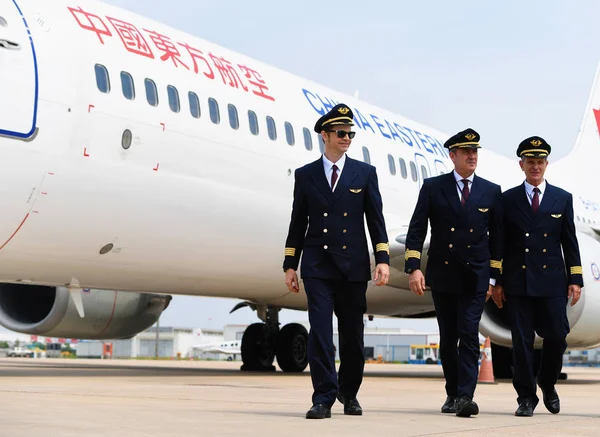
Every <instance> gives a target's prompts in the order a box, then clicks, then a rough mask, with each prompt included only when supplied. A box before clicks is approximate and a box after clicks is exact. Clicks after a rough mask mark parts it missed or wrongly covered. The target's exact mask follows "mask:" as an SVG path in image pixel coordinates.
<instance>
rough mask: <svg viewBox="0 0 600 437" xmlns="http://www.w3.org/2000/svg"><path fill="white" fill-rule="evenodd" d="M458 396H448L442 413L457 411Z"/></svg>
mask: <svg viewBox="0 0 600 437" xmlns="http://www.w3.org/2000/svg"><path fill="white" fill-rule="evenodd" d="M456 401H457V399H456V396H448V397H447V398H446V402H444V405H442V413H453V414H454V413H456Z"/></svg>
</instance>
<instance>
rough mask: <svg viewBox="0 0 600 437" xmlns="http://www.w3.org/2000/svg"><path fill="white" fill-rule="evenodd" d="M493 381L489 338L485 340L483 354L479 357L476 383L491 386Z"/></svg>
mask: <svg viewBox="0 0 600 437" xmlns="http://www.w3.org/2000/svg"><path fill="white" fill-rule="evenodd" d="M494 382H495V381H494V366H493V365H492V344H491V343H490V337H487V338H486V339H485V343H484V344H483V354H482V357H481V365H480V366H479V377H478V378H477V383H478V384H479V383H483V384H490V383H491V384H493V383H494Z"/></svg>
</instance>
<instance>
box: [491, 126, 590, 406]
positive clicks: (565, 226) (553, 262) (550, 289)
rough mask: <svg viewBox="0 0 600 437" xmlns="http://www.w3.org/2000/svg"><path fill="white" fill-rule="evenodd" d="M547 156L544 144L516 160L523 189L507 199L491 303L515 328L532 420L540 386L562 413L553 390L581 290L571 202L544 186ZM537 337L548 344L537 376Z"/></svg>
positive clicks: (538, 141) (520, 380)
mask: <svg viewBox="0 0 600 437" xmlns="http://www.w3.org/2000/svg"><path fill="white" fill-rule="evenodd" d="M550 151H551V147H550V145H549V144H548V143H547V142H546V141H545V140H544V139H543V138H541V137H538V136H533V137H530V138H527V139H525V140H523V141H522V142H521V144H519V147H518V148H517V156H518V157H519V158H520V159H521V160H520V161H519V165H520V166H521V170H523V172H524V173H525V182H523V183H522V184H521V185H519V186H517V187H514V188H511V189H510V190H508V191H506V192H505V193H504V194H503V204H504V208H503V209H504V226H503V227H504V265H503V271H502V275H501V277H500V279H499V280H498V285H497V286H496V287H495V288H494V295H493V299H494V302H495V303H496V305H497V306H498V307H499V308H502V307H506V311H507V312H508V315H509V319H510V322H511V330H512V342H513V362H514V374H513V385H514V387H515V390H516V392H517V394H518V397H517V403H518V404H519V406H518V408H517V410H516V411H515V415H516V416H532V415H533V411H534V410H535V407H536V406H537V404H538V402H539V398H538V397H537V395H536V381H537V384H538V385H539V386H540V389H541V390H542V394H543V399H544V405H545V406H546V408H547V409H548V411H550V412H551V413H554V414H556V413H558V412H559V411H560V400H559V398H558V393H557V392H556V389H555V387H554V386H555V384H556V381H557V379H558V376H559V374H560V370H561V367H562V357H563V354H564V352H565V349H566V347H567V342H566V337H567V334H568V333H569V321H568V319H567V302H568V299H569V298H572V300H571V305H575V304H576V303H577V301H578V300H579V298H580V296H581V287H583V270H582V267H581V259H580V255H579V244H578V242H577V237H576V235H575V223H574V220H573V196H572V195H571V194H570V193H568V192H566V191H564V190H562V189H560V188H558V187H555V186H553V185H550V184H549V183H548V182H546V180H545V179H544V173H545V172H546V169H547V168H548V155H550ZM561 248H562V252H561ZM562 253H564V259H563V254H562ZM535 333H537V334H538V335H539V336H540V337H542V338H543V339H544V342H543V350H542V360H541V363H540V367H539V371H538V373H537V375H535V374H534V362H533V361H534V358H533V357H534V354H533V342H534V339H535Z"/></svg>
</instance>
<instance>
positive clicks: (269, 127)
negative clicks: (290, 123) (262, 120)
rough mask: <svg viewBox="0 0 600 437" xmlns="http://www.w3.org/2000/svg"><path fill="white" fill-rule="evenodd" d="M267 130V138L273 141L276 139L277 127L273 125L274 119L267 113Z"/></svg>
mask: <svg viewBox="0 0 600 437" xmlns="http://www.w3.org/2000/svg"><path fill="white" fill-rule="evenodd" d="M267 132H268V134H269V138H271V139H272V140H273V141H275V140H276V139H277V128H276V127H275V120H273V117H271V116H270V115H267Z"/></svg>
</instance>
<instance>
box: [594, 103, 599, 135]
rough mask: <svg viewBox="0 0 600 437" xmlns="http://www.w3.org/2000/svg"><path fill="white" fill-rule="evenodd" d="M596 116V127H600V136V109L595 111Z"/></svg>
mask: <svg viewBox="0 0 600 437" xmlns="http://www.w3.org/2000/svg"><path fill="white" fill-rule="evenodd" d="M594 116H595V117H596V126H598V134H599V135H600V109H594Z"/></svg>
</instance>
